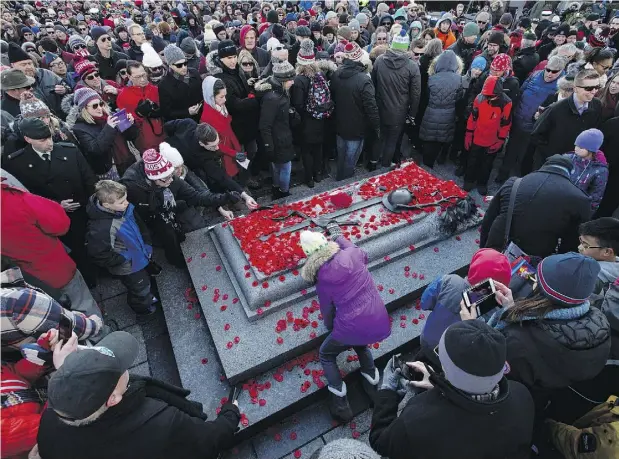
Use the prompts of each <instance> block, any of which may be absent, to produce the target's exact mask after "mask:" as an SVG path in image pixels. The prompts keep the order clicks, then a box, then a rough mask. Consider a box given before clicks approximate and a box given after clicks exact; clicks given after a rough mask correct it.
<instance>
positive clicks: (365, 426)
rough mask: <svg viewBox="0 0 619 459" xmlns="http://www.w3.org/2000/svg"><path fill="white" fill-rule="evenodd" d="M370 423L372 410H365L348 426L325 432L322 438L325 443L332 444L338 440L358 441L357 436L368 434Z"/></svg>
mask: <svg viewBox="0 0 619 459" xmlns="http://www.w3.org/2000/svg"><path fill="white" fill-rule="evenodd" d="M371 423H372V410H365V411H363V412H362V413H360V414H358V415H357V416H355V417H354V419H353V420H352V421H351V422H349V423H348V424H345V425H341V426H337V427H336V428H335V429H333V430H331V431H329V432H327V433H326V434H324V435H323V436H322V438H323V439H324V441H325V443H329V442H332V441H333V440H337V439H339V438H356V439H357V440H359V439H360V437H359V435H363V434H366V433H367V434H368V435H369V431H370V424H371Z"/></svg>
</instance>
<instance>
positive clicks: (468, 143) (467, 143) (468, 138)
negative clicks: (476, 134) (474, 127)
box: [464, 131, 473, 151]
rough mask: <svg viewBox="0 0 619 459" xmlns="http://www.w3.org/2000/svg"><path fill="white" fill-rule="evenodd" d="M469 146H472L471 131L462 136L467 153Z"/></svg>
mask: <svg viewBox="0 0 619 459" xmlns="http://www.w3.org/2000/svg"><path fill="white" fill-rule="evenodd" d="M471 145H473V131H466V134H465V135H464V149H465V150H467V151H468V150H470V149H471Z"/></svg>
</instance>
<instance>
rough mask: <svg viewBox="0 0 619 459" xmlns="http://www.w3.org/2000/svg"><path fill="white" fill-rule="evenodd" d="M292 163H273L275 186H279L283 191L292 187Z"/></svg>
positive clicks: (272, 170)
mask: <svg viewBox="0 0 619 459" xmlns="http://www.w3.org/2000/svg"><path fill="white" fill-rule="evenodd" d="M291 170H292V163H291V162H290V161H288V162H287V163H281V164H276V163H271V174H272V175H273V186H276V187H279V189H280V190H281V191H283V192H284V193H287V192H288V190H289V189H290V171H291Z"/></svg>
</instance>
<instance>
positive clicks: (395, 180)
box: [230, 162, 466, 275]
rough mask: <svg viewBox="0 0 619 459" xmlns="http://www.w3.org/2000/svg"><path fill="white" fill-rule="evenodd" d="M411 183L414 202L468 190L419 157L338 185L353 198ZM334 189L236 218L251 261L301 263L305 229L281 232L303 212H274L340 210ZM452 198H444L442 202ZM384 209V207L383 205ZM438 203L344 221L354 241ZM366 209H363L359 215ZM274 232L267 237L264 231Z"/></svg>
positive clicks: (280, 265)
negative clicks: (353, 223)
mask: <svg viewBox="0 0 619 459" xmlns="http://www.w3.org/2000/svg"><path fill="white" fill-rule="evenodd" d="M403 187H406V188H408V189H409V190H411V191H412V192H413V194H414V196H415V201H414V204H425V203H431V202H436V201H438V200H440V199H442V198H444V197H447V196H458V197H461V198H463V197H465V196H466V193H465V192H464V191H463V190H462V189H460V188H459V187H458V186H457V185H456V184H455V183H454V182H452V181H445V180H441V179H439V178H437V177H435V176H433V175H432V174H430V173H428V172H426V171H425V170H423V169H422V168H420V167H419V166H417V165H416V164H415V163H412V162H411V163H408V164H406V165H405V166H403V167H401V168H399V169H396V170H393V171H391V172H388V173H386V174H382V175H378V176H376V177H372V178H370V179H368V180H367V181H365V182H364V183H363V184H362V185H360V186H359V183H353V184H351V185H348V186H347V187H345V188H339V189H338V190H335V191H340V192H341V191H349V190H350V191H352V190H357V193H356V195H355V196H353V204H356V203H358V202H361V201H363V200H368V199H372V198H376V197H379V196H383V195H384V194H386V193H389V192H390V191H393V190H395V189H398V188H403ZM333 192H334V191H329V192H325V193H321V194H318V195H316V196H312V197H311V198H309V199H307V200H305V201H298V202H294V203H291V204H286V205H275V206H274V207H273V208H272V209H265V210H261V211H258V212H253V213H251V214H249V215H247V216H245V217H240V218H237V219H235V220H233V221H232V222H231V223H230V226H231V227H232V229H233V231H234V235H235V237H236V238H237V240H238V241H239V244H240V246H241V248H242V250H243V252H245V254H246V256H247V259H248V260H249V262H250V263H251V265H252V266H253V267H254V268H256V269H258V270H259V271H260V272H262V273H264V274H267V275H270V274H273V273H276V272H279V271H283V270H286V269H293V268H295V267H296V266H298V264H299V261H301V260H302V259H303V258H305V254H304V253H303V251H302V250H301V247H300V245H299V234H300V232H299V231H295V232H291V233H284V234H281V235H276V233H277V232H279V231H281V230H282V229H284V228H286V227H289V226H292V225H296V224H298V223H301V222H302V221H303V218H302V217H292V218H288V219H286V220H283V221H277V220H273V219H272V218H273V217H281V216H284V215H286V214H288V212H290V211H292V210H296V211H300V212H303V213H304V214H306V215H308V216H310V217H316V216H318V215H322V214H328V213H331V212H334V211H335V210H336V208H335V206H334V204H333V203H332V202H331V199H330V195H331V194H332V193H333ZM447 205H449V203H445V204H442V205H441V206H442V207H445V206H447ZM380 210H383V209H382V208H381V209H380ZM435 210H436V207H426V208H424V209H421V210H414V211H407V212H402V213H392V212H381V214H380V217H377V216H376V215H371V216H368V218H366V219H364V218H365V214H363V211H357V212H353V214H352V216H354V217H356V218H357V219H361V221H362V226H360V227H359V226H352V227H350V231H349V227H346V226H343V229H344V236H345V237H347V238H348V239H351V240H353V241H355V240H359V239H361V238H362V237H363V236H364V235H366V236H367V235H369V234H371V233H372V232H374V231H377V230H378V229H379V228H380V227H384V226H389V225H394V224H397V223H400V222H402V221H407V222H412V220H413V217H414V215H417V214H420V213H423V212H434V211H435ZM359 214H360V215H359ZM267 235H270V236H269V237H268V238H267V239H266V240H265V241H261V240H260V237H261V236H267Z"/></svg>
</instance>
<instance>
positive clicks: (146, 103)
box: [135, 99, 159, 118]
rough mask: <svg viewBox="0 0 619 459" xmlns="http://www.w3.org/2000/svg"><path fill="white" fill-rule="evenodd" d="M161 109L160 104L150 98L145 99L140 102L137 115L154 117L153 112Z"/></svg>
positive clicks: (136, 111)
mask: <svg viewBox="0 0 619 459" xmlns="http://www.w3.org/2000/svg"><path fill="white" fill-rule="evenodd" d="M158 109H159V106H158V105H157V104H156V103H155V102H153V101H152V100H149V99H143V100H141V101H140V102H138V105H137V107H136V109H135V113H136V115H138V116H140V117H141V118H153V113H154V112H155V111H157V110H158Z"/></svg>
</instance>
